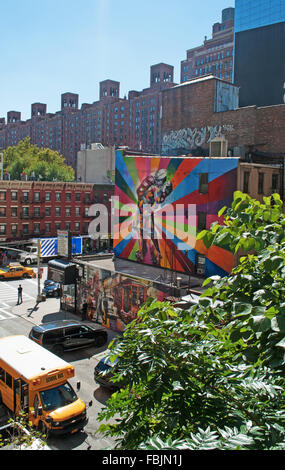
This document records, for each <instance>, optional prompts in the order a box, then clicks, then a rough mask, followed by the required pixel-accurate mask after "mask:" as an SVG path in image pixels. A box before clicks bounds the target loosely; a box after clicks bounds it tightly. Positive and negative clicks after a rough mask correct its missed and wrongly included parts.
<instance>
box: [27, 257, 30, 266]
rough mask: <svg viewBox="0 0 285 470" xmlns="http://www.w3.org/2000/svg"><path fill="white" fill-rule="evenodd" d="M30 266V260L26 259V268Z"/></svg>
mask: <svg viewBox="0 0 285 470" xmlns="http://www.w3.org/2000/svg"><path fill="white" fill-rule="evenodd" d="M30 264H31V260H30V258H28V259H26V265H27V266H30Z"/></svg>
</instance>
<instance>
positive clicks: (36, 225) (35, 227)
mask: <svg viewBox="0 0 285 470" xmlns="http://www.w3.org/2000/svg"><path fill="white" fill-rule="evenodd" d="M34 233H40V224H34Z"/></svg>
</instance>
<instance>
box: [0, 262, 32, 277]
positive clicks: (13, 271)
mask: <svg viewBox="0 0 285 470" xmlns="http://www.w3.org/2000/svg"><path fill="white" fill-rule="evenodd" d="M29 277H36V273H35V271H34V270H33V269H32V268H27V267H25V266H22V265H21V264H19V263H10V264H9V265H8V266H6V268H1V269H0V281H6V280H8V279H17V278H20V279H26V278H29Z"/></svg>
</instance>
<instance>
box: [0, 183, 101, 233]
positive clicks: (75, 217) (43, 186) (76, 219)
mask: <svg viewBox="0 0 285 470" xmlns="http://www.w3.org/2000/svg"><path fill="white" fill-rule="evenodd" d="M102 197H103V196H102ZM93 201H94V185H93V184H83V183H62V182H38V181H34V182H32V181H1V188H0V238H1V241H14V240H23V239H25V238H32V237H40V236H41V237H43V236H45V237H55V236H57V230H67V229H68V230H70V231H71V232H72V233H74V234H75V235H84V234H87V233H88V225H89V222H90V216H89V215H88V211H89V207H90V206H91V204H92V203H93Z"/></svg>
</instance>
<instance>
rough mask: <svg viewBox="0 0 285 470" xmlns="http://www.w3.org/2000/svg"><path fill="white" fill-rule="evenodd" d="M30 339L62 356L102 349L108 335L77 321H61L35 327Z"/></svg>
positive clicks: (101, 329)
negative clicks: (72, 352)
mask: <svg viewBox="0 0 285 470" xmlns="http://www.w3.org/2000/svg"><path fill="white" fill-rule="evenodd" d="M29 338H30V339H31V340H33V341H35V342H36V343H38V344H40V345H41V346H43V347H44V348H46V349H48V350H49V351H51V352H53V353H55V354H57V355H61V354H63V352H64V351H71V350H74V349H81V348H88V347H90V346H95V347H98V348H99V347H101V346H104V344H106V342H107V339H108V334H107V332H106V331H105V330H104V329H103V328H96V329H95V328H93V327H91V326H89V325H88V326H87V325H85V324H83V323H81V322H79V321H76V320H60V321H56V322H52V323H44V324H42V325H38V326H34V327H33V328H32V329H31V331H30V334H29Z"/></svg>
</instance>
